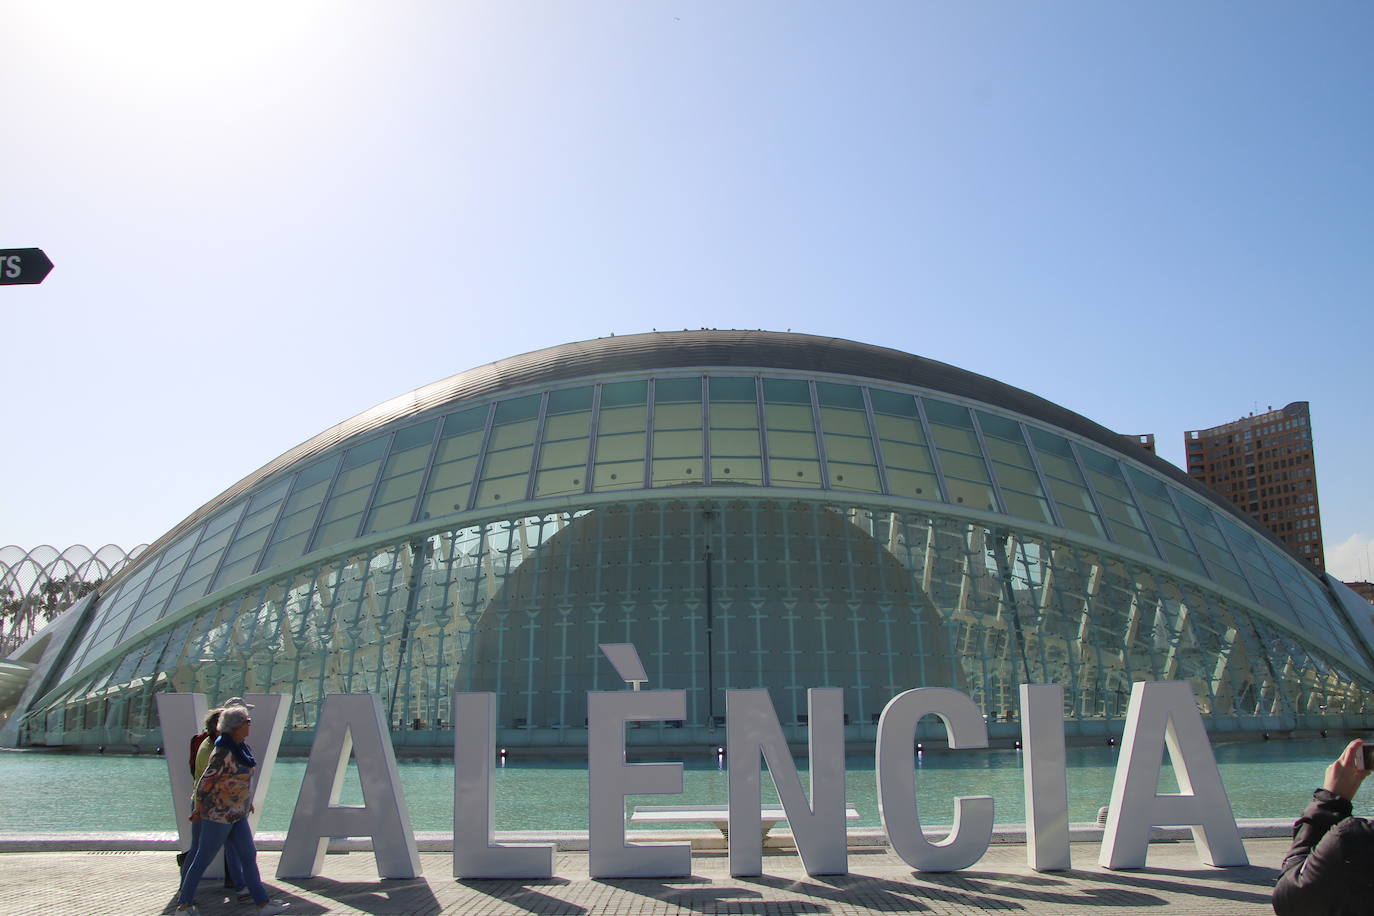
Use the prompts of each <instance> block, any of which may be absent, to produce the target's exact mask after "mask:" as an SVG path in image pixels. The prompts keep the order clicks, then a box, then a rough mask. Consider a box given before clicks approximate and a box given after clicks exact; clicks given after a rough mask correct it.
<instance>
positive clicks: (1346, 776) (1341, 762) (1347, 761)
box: [1322, 738, 1374, 801]
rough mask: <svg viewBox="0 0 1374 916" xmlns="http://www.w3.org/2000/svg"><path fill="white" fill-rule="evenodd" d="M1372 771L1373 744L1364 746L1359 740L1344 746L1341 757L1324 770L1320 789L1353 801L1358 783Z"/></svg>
mask: <svg viewBox="0 0 1374 916" xmlns="http://www.w3.org/2000/svg"><path fill="white" fill-rule="evenodd" d="M1370 770H1374V742H1371V743H1370V744H1365V743H1364V742H1363V741H1361V740H1360V739H1359V738H1356V739H1355V740H1354V741H1352V742H1350V743H1349V744H1347V745H1346V747H1345V750H1344V751H1342V752H1341V756H1339V757H1337V758H1336V759H1335V761H1334V762H1333V763H1332V764H1331V765H1330V766H1329V767H1327V768H1326V779H1325V780H1324V781H1323V782H1322V788H1323V789H1326V791H1328V792H1331V793H1332V794H1334V795H1339V796H1340V797H1341V798H1344V799H1347V800H1350V801H1353V800H1354V798H1355V793H1356V792H1358V791H1359V790H1360V783H1362V782H1364V778H1365V777H1366V776H1368V775H1369V771H1370Z"/></svg>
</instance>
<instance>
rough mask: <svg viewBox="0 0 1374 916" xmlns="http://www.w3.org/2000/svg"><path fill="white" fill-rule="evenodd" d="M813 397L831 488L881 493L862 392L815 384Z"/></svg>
mask: <svg viewBox="0 0 1374 916" xmlns="http://www.w3.org/2000/svg"><path fill="white" fill-rule="evenodd" d="M816 397H817V399H818V400H819V402H820V405H821V408H820V414H821V435H822V436H823V437H824V440H825V460H826V464H827V468H828V470H829V473H830V486H831V488H832V489H836V490H858V491H861V492H865V493H881V492H882V485H881V483H880V481H879V479H878V463H877V460H876V458H875V457H874V455H873V439H872V437H871V436H870V434H869V430H868V415H867V413H866V412H865V410H864V395H863V389H862V388H859V387H856V386H854V385H834V384H830V383H829V382H818V383H817V384H816Z"/></svg>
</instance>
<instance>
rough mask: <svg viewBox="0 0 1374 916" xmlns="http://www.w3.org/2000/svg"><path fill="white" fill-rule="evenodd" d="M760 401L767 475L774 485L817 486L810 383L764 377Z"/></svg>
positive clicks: (817, 456) (818, 470)
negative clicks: (765, 440)
mask: <svg viewBox="0 0 1374 916" xmlns="http://www.w3.org/2000/svg"><path fill="white" fill-rule="evenodd" d="M763 401H764V407H763V416H764V428H765V435H766V438H767V442H768V476H769V479H770V480H771V481H772V483H773V485H774V486H777V487H807V488H813V487H819V486H820V485H821V462H820V451H819V447H818V446H817V444H816V427H815V419H814V417H813V415H812V413H811V390H810V386H808V385H807V384H806V382H803V381H798V380H796V379H770V378H766V379H764V380H763Z"/></svg>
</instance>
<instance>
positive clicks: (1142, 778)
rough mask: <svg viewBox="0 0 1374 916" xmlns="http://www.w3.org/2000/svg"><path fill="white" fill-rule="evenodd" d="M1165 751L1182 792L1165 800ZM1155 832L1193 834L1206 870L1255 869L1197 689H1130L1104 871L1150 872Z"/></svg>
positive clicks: (1162, 684)
mask: <svg viewBox="0 0 1374 916" xmlns="http://www.w3.org/2000/svg"><path fill="white" fill-rule="evenodd" d="M1166 744H1167V745H1168V748H1169V759H1170V760H1171V761H1172V762H1173V765H1174V774H1175V776H1177V777H1178V787H1179V789H1180V791H1179V792H1178V794H1170V795H1159V794H1158V791H1159V768H1160V764H1162V763H1163V762H1164V747H1165V745H1166ZM1152 827H1191V828H1192V831H1193V842H1194V843H1195V844H1197V849H1198V858H1200V859H1201V860H1202V861H1203V862H1204V863H1205V864H1207V865H1221V866H1228V865H1249V864H1250V860H1249V858H1247V857H1246V855H1245V845H1244V844H1243V843H1242V842H1241V840H1240V831H1239V830H1238V829H1236V819H1235V817H1234V816H1233V815H1232V814H1231V802H1230V800H1229V799H1227V797H1226V789H1225V788H1223V787H1222V785H1221V773H1220V772H1218V771H1217V762H1216V758H1215V757H1213V756H1212V744H1211V742H1210V741H1208V740H1207V732H1206V731H1205V730H1204V729H1203V727H1202V716H1201V715H1199V714H1198V711H1197V701H1196V700H1195V699H1194V698H1193V688H1192V687H1191V686H1189V685H1188V684H1187V683H1185V682H1183V681H1151V682H1137V683H1136V684H1135V685H1134V686H1133V687H1132V688H1131V705H1130V707H1129V708H1128V709H1127V710H1126V734H1125V737H1124V739H1123V740H1122V743H1121V756H1120V757H1119V758H1117V762H1116V780H1115V782H1114V783H1113V784H1112V801H1111V807H1110V808H1108V813H1107V827H1106V830H1105V832H1104V835H1103V838H1102V852H1101V855H1100V857H1099V859H1098V861H1099V863H1100V864H1101V865H1103V866H1104V867H1106V868H1144V867H1145V855H1146V853H1147V852H1148V850H1149V847H1150V828H1152Z"/></svg>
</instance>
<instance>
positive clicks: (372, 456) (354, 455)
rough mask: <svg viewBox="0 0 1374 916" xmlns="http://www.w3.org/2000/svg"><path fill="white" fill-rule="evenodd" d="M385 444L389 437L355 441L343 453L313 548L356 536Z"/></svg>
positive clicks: (379, 468) (379, 466)
mask: <svg viewBox="0 0 1374 916" xmlns="http://www.w3.org/2000/svg"><path fill="white" fill-rule="evenodd" d="M386 446H387V437H386V436H379V437H377V438H375V439H371V440H369V441H367V442H363V443H360V444H358V445H355V446H353V447H352V448H351V449H349V450H348V451H347V452H345V453H344V456H343V464H342V466H341V467H340V468H339V474H338V477H336V478H335V480H334V490H333V492H332V493H330V495H329V499H328V500H327V501H326V502H325V504H324V510H323V511H322V512H321V513H320V528H319V530H318V531H316V532H315V540H314V543H313V544H312V545H311V546H312V548H313V549H315V550H318V549H320V548H321V547H328V546H330V545H331V544H337V543H339V542H340V541H347V540H351V539H353V538H355V537H357V535H358V524H359V523H360V522H361V521H362V516H363V509H364V508H365V506H366V505H367V500H368V497H369V496H371V495H372V485H373V483H374V482H375V481H376V479H377V473H378V471H379V470H381V466H382V456H383V455H384V454H385V453H386Z"/></svg>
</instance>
